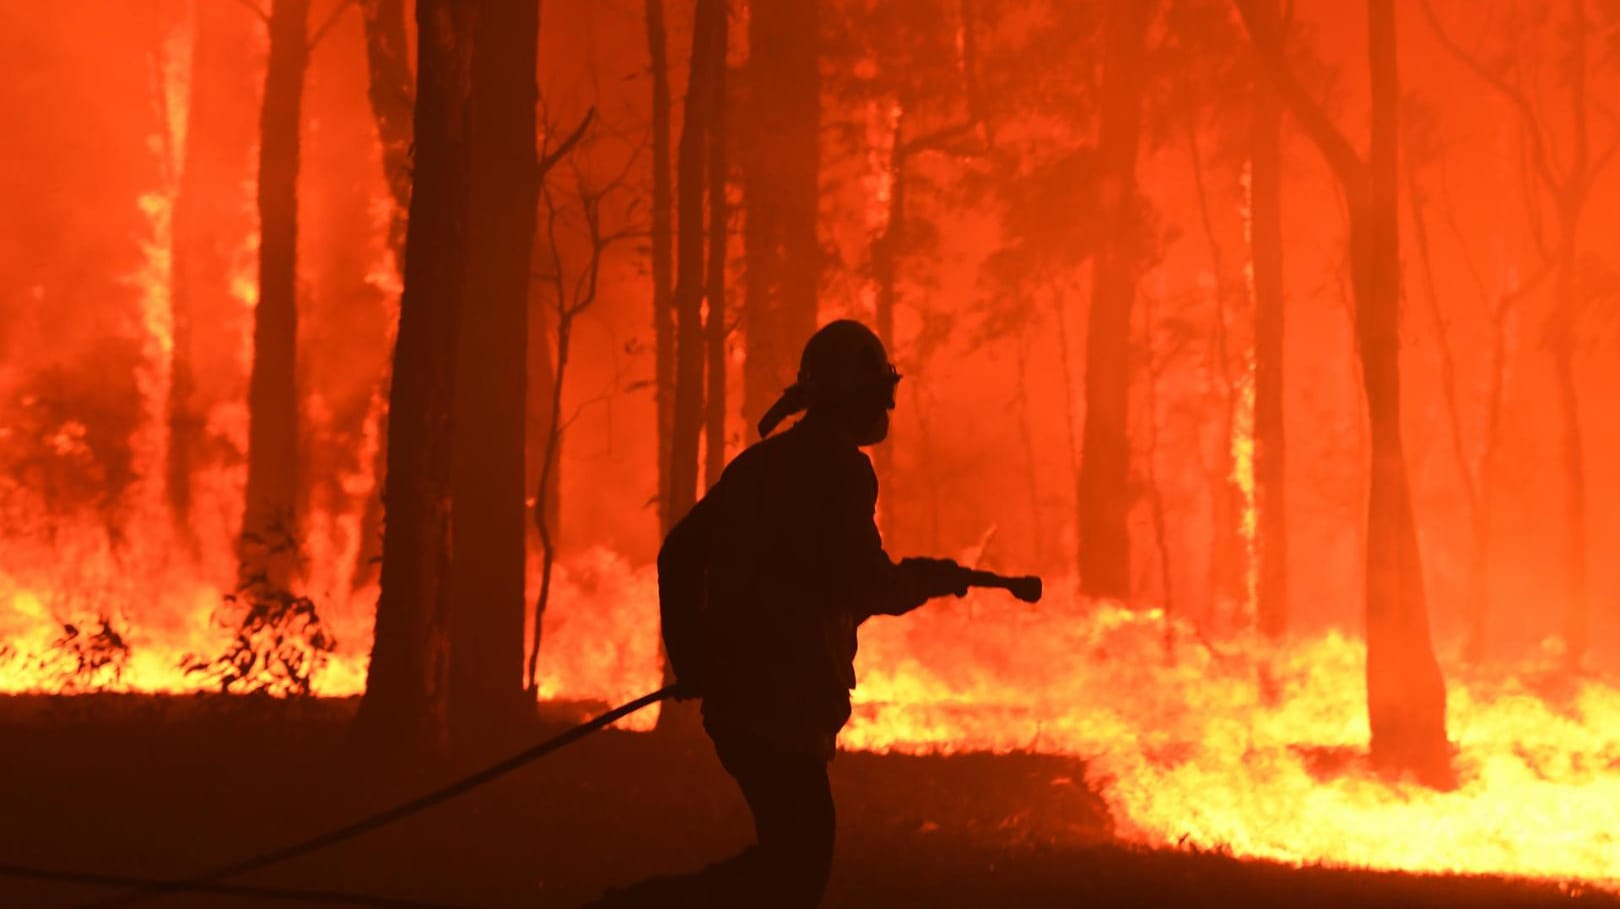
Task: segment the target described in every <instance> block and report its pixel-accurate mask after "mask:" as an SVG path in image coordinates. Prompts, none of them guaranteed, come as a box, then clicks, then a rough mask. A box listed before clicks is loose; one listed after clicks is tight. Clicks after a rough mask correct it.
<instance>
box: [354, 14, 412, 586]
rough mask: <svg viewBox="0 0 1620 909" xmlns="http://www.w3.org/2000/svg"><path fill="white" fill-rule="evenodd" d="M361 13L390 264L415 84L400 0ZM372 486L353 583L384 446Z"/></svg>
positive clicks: (381, 391)
mask: <svg viewBox="0 0 1620 909" xmlns="http://www.w3.org/2000/svg"><path fill="white" fill-rule="evenodd" d="M361 13H362V15H363V17H364V22H365V33H366V68H367V73H368V79H367V84H366V95H367V98H368V99H369V100H370V102H371V114H372V120H373V121H374V122H375V123H376V127H377V141H378V144H379V145H380V146H381V148H382V167H383V178H384V179H385V180H386V181H387V183H388V194H389V196H390V198H392V200H393V210H392V211H391V212H390V213H389V219H388V249H389V251H390V252H392V253H393V256H394V267H395V268H401V267H402V266H403V264H404V261H405V222H406V217H407V216H408V215H409V213H410V205H411V143H412V141H413V139H412V129H413V127H412V124H411V116H412V113H413V111H412V108H413V107H414V105H415V98H414V94H415V89H414V88H413V87H412V83H411V62H410V45H409V39H408V37H407V35H406V30H405V0H362V3H361ZM388 381H389V373H388V369H387V367H384V369H383V374H382V375H380V376H378V378H377V394H378V396H379V397H380V398H381V399H382V400H384V401H386V400H387V399H388ZM376 419H377V434H378V437H379V438H385V439H386V438H387V437H388V412H387V410H386V409H384V410H383V411H382V412H381V413H379V414H378V415H377V418H376ZM371 470H372V488H373V490H374V492H373V493H372V495H371V496H369V497H368V498H367V500H366V507H365V510H364V511H362V512H361V515H360V548H359V550H358V551H357V553H356V562H357V565H356V570H355V573H354V583H355V586H356V587H359V586H360V585H363V584H365V583H368V582H370V581H371V580H372V579H374V578H375V577H376V574H377V568H376V565H377V563H378V556H379V555H380V554H381V552H382V518H383V509H382V493H381V491H382V490H383V489H384V488H385V487H386V486H387V478H388V446H387V445H378V446H377V454H376V456H375V457H373V458H372V463H371Z"/></svg>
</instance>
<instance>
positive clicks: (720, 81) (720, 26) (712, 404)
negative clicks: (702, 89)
mask: <svg viewBox="0 0 1620 909" xmlns="http://www.w3.org/2000/svg"><path fill="white" fill-rule="evenodd" d="M718 19H719V21H718V22H717V23H716V25H715V27H714V28H715V33H714V38H713V42H714V49H713V52H714V55H715V64H714V85H713V86H712V88H711V92H712V93H713V95H714V99H713V105H714V107H713V109H712V110H711V111H710V120H709V276H708V296H709V315H708V321H707V323H706V324H705V325H704V334H705V336H706V338H705V341H706V344H707V353H708V377H709V383H708V397H707V400H706V401H705V402H704V407H705V414H704V425H703V435H704V438H705V439H706V440H707V441H706V442H705V450H704V456H705V461H704V468H703V476H704V478H705V480H706V485H708V486H713V485H714V484H715V483H716V482H718V481H719V479H720V472H721V471H723V470H725V469H726V233H727V231H726V221H727V218H728V215H729V211H728V208H727V205H726V176H727V170H728V166H727V163H726V104H727V100H726V53H727V44H728V41H729V36H728V34H727V32H728V28H727V25H728V23H727V15H726V12H725V10H724V8H722V10H721V13H720V15H719V17H718Z"/></svg>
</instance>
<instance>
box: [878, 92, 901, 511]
mask: <svg viewBox="0 0 1620 909" xmlns="http://www.w3.org/2000/svg"><path fill="white" fill-rule="evenodd" d="M893 139H894V142H893V146H892V150H891V151H890V153H889V212H888V223H886V224H885V225H884V227H883V233H882V234H881V235H879V236H878V238H877V240H876V242H874V243H873V244H872V273H873V277H875V278H876V279H877V307H876V312H875V313H874V318H873V323H874V324H873V327H874V328H875V329H876V331H877V336H878V337H879V338H880V339H882V341H883V346H884V347H887V348H888V349H889V351H890V356H891V357H893V356H894V353H893V351H894V350H895V339H894V309H895V306H896V304H898V303H899V302H900V287H899V284H900V254H901V251H902V248H903V246H904V244H905V242H906V241H905V236H906V158H907V155H906V111H905V108H904V107H902V108H901V110H900V115H899V117H897V118H896V119H895V123H894V136H893ZM894 446H895V432H894V427H893V425H892V424H891V425H890V428H889V437H888V441H887V443H886V444H883V445H879V446H877V447H876V448H875V449H873V452H872V454H873V462H874V463H873V466H874V467H875V469H876V471H877V477H878V488H880V489H884V490H887V491H888V495H886V496H884V507H883V508H882V509H880V510H879V514H878V519H879V521H880V524H881V527H882V532H883V537H884V539H889V540H892V539H894V513H895V509H894V508H893V507H892V503H893V502H895V501H897V500H898V497H899V489H898V487H897V485H896V483H895V478H894Z"/></svg>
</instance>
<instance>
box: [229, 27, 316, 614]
mask: <svg viewBox="0 0 1620 909" xmlns="http://www.w3.org/2000/svg"><path fill="white" fill-rule="evenodd" d="M308 17H309V0H275V6H274V8H273V9H272V11H271V14H270V59H269V63H268V66H267V69H266V72H265V78H264V102H263V107H262V108H261V111H260V120H259V231H260V234H259V303H258V306H257V307H255V309H254V312H253V371H252V376H251V378H250V379H249V385H248V471H247V496H246V502H245V504H244V511H243V514H242V536H243V544H244V545H243V547H242V575H243V578H244V579H245V578H248V577H252V576H254V575H258V574H264V575H266V576H267V577H268V578H269V580H270V581H271V583H273V584H277V585H280V584H284V583H285V582H286V580H287V579H288V578H290V577H291V575H292V574H293V571H294V570H295V567H296V565H295V562H296V553H294V552H291V551H276V552H272V551H271V549H272V548H273V547H272V544H280V543H296V541H297V540H298V531H297V517H298V516H297V506H298V502H297V495H298V149H299V126H300V125H301V123H302V120H303V116H302V108H303V95H304V71H305V68H306V66H307V64H308V60H309V46H308V41H307V38H306V37H305V28H306V20H307V19H308ZM283 535H285V539H282V537H283ZM256 538H257V539H256ZM286 548H287V547H283V550H285V549H286Z"/></svg>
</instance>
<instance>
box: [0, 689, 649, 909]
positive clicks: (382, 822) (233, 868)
mask: <svg viewBox="0 0 1620 909" xmlns="http://www.w3.org/2000/svg"><path fill="white" fill-rule="evenodd" d="M675 690H676V686H674V685H666V686H664V687H663V688H660V689H658V690H657V691H653V692H649V693H647V694H644V695H642V696H641V697H639V698H636V699H635V700H633V701H627V702H625V703H623V704H620V705H619V706H618V707H615V708H613V709H612V710H609V711H607V712H606V713H603V714H601V715H600V716H596V717H593V718H592V719H589V720H586V721H585V722H583V723H581V724H579V725H578V726H575V727H573V728H572V729H569V730H567V731H565V732H563V733H561V734H559V735H555V736H552V737H551V738H549V739H546V740H545V741H543V742H541V743H539V744H537V745H534V746H531V747H529V748H526V749H524V750H523V751H520V752H518V753H517V754H514V755H512V756H511V757H509V758H506V759H505V760H502V761H499V762H497V763H494V764H491V765H489V766H488V767H485V768H484V769H482V770H480V771H478V772H477V773H474V774H471V775H470V776H465V777H462V778H461V779H459V780H456V781H455V782H453V783H450V784H448V785H446V786H443V787H441V788H439V789H435V790H433V791H432V792H429V793H426V794H425V795H421V796H418V797H416V798H414V799H411V800H410V801H408V802H404V803H401V804H398V805H395V806H393V807H392V808H388V809H385V810H383V811H379V812H377V813H375V814H372V815H369V816H367V817H364V818H361V819H359V820H357V821H354V822H352V823H349V824H345V825H344V826H342V827H338V828H335V829H333V830H328V831H326V832H325V833H321V834H319V835H317V836H312V837H309V838H308V839H305V840H302V841H300V842H297V843H293V844H292V845H289V846H284V847H282V848H280V849H276V850H274V851H272V852H265V853H261V854H259V855H256V856H253V857H252V858H247V859H243V860H241V861H238V862H232V863H231V864H228V865H221V866H219V867H216V868H212V869H210V870H208V871H204V872H202V873H200V874H195V875H192V876H190V877H185V878H168V879H165V878H144V877H133V876H123V875H112V874H96V873H91V872H79V871H66V870H58V869H50V868H39V867H30V866H24V865H15V864H8V863H0V877H16V878H30V879H33V880H43V881H55V882H58V883H72V884H85V885H88V886H92V887H118V888H122V889H124V890H125V892H124V893H121V894H118V895H116V896H112V897H108V898H106V899H102V900H96V901H94V902H88V903H82V904H80V909H90V907H105V906H132V905H135V904H137V903H143V902H146V901H147V900H150V899H154V898H157V897H161V896H169V895H174V894H179V893H194V894H211V895H221V896H224V895H230V896H245V897H255V898H259V899H280V900H291V901H298V902H311V903H347V904H350V905H356V906H377V907H385V909H454V907H449V906H447V905H446V904H442V903H427V902H420V901H415V900H406V899H394V898H389V897H377V896H369V895H365V894H358V893H354V894H351V893H342V892H336V891H325V890H297V889H290V888H281V887H260V886H246V885H233V884H224V883H221V882H222V881H224V880H225V879H227V878H233V877H238V876H240V875H243V874H247V873H249V872H251V871H258V870H260V869H263V868H267V867H269V866H271V865H276V864H279V863H281V862H285V861H289V860H291V859H295V858H298V857H299V856H303V855H307V854H309V853H311V852H316V851H318V850H321V849H325V848H327V847H328V846H334V845H336V844H338V843H341V842H343V841H345V840H349V839H353V838H354V837H357V836H360V835H362V834H365V833H369V832H371V831H373V830H376V829H377V828H379V827H384V826H387V825H388V824H392V823H394V822H395V821H398V820H401V819H403V818H406V817H409V816H410V815H413V814H416V813H418V812H420V811H425V810H426V809H428V808H432V807H433V806H435V805H439V804H443V803H444V802H448V801H450V800H451V799H453V798H456V797H457V796H460V795H463V794H465V793H467V792H470V791H472V790H473V789H476V788H478V787H479V786H482V785H484V784H485V783H489V782H492V781H493V780H496V779H499V778H500V777H503V776H505V775H507V774H509V773H511V772H512V771H514V770H517V769H518V768H520V767H523V766H524V765H526V764H530V763H533V762H534V761H537V760H539V759H540V758H543V757H545V756H546V755H548V754H550V753H552V752H553V751H557V750H559V749H561V748H566V747H567V746H569V745H572V744H573V743H575V742H577V741H579V740H580V739H583V738H585V737H586V736H588V735H590V734H591V733H593V732H595V731H597V730H598V729H602V728H603V727H605V726H610V725H612V724H613V723H615V722H618V721H619V720H622V719H624V718H625V717H627V716H629V715H630V714H632V713H635V712H636V711H638V710H641V709H642V708H644V707H649V706H651V705H653V704H656V703H658V702H659V701H662V700H664V699H665V698H668V697H670V696H671V695H673V694H674V693H675Z"/></svg>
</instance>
